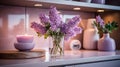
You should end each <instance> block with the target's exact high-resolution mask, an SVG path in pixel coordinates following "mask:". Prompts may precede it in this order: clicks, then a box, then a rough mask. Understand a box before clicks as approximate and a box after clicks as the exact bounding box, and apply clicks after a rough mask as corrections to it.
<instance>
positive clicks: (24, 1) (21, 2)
mask: <svg viewBox="0 0 120 67" xmlns="http://www.w3.org/2000/svg"><path fill="white" fill-rule="evenodd" d="M36 3H41V4H43V6H42V7H39V8H49V7H50V6H51V5H54V6H56V7H57V8H58V9H60V10H73V8H74V7H80V8H81V11H89V12H96V11H97V10H98V9H104V10H105V11H112V10H114V11H120V6H112V5H103V4H95V3H85V2H77V1H64V0H62V1H60V0H7V1H6V0H1V2H0V4H1V5H12V6H26V7H34V4H36Z"/></svg>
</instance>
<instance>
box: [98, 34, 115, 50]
mask: <svg viewBox="0 0 120 67" xmlns="http://www.w3.org/2000/svg"><path fill="white" fill-rule="evenodd" d="M115 48H116V46H115V41H114V39H112V38H110V35H109V33H107V34H103V37H102V38H100V40H99V41H98V50H101V51H114V50H115Z"/></svg>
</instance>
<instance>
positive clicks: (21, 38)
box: [16, 35, 34, 43]
mask: <svg viewBox="0 0 120 67" xmlns="http://www.w3.org/2000/svg"><path fill="white" fill-rule="evenodd" d="M16 38H17V42H18V43H32V42H33V39H34V38H33V35H17V36H16Z"/></svg>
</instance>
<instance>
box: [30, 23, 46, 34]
mask: <svg viewBox="0 0 120 67" xmlns="http://www.w3.org/2000/svg"><path fill="white" fill-rule="evenodd" d="M31 28H33V29H34V30H35V31H36V32H38V33H41V34H45V33H46V29H45V27H43V26H42V25H40V24H38V23H36V22H32V23H31Z"/></svg>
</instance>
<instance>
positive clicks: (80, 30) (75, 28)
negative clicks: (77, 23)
mask: <svg viewBox="0 0 120 67" xmlns="http://www.w3.org/2000/svg"><path fill="white" fill-rule="evenodd" d="M73 30H74V31H75V32H76V34H79V33H81V32H82V28H80V27H74V29H73Z"/></svg>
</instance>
